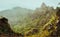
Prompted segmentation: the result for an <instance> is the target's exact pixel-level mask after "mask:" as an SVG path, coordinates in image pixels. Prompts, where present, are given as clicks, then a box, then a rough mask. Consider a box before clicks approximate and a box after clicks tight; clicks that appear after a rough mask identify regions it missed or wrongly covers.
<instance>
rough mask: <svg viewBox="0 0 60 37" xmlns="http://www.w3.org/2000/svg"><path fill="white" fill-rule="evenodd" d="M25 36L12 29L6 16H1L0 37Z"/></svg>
mask: <svg viewBox="0 0 60 37" xmlns="http://www.w3.org/2000/svg"><path fill="white" fill-rule="evenodd" d="M3 36H5V37H23V35H22V34H21V33H15V32H13V30H12V29H11V27H10V25H9V23H8V19H7V18H5V17H0V37H3Z"/></svg>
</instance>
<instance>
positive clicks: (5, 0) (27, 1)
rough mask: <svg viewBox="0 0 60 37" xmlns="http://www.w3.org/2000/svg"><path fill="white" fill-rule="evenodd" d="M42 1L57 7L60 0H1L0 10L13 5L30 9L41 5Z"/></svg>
mask: <svg viewBox="0 0 60 37" xmlns="http://www.w3.org/2000/svg"><path fill="white" fill-rule="evenodd" d="M42 2H45V4H47V5H49V6H54V7H56V6H57V4H58V3H59V2H60V1H59V0H0V11H1V10H5V9H11V8H13V7H17V6H18V7H22V8H28V9H35V8H37V7H40V6H41V4H42Z"/></svg>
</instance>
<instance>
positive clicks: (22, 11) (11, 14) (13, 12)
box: [0, 7, 33, 24]
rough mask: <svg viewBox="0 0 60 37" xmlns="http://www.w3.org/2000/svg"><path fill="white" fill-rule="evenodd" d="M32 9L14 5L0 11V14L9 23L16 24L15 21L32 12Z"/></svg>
mask: <svg viewBox="0 0 60 37" xmlns="http://www.w3.org/2000/svg"><path fill="white" fill-rule="evenodd" d="M32 12H33V10H30V9H26V8H21V7H14V8H12V9H9V10H4V11H0V16H3V17H6V18H7V19H8V20H9V23H10V24H16V23H17V21H19V20H21V19H23V17H25V16H26V14H28V13H32Z"/></svg>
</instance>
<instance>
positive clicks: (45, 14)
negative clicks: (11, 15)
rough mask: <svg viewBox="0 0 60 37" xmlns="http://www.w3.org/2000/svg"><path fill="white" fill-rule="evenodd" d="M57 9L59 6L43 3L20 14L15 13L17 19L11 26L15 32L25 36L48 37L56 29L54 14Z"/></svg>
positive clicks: (59, 14)
mask: <svg viewBox="0 0 60 37" xmlns="http://www.w3.org/2000/svg"><path fill="white" fill-rule="evenodd" d="M14 9H15V8H14ZM58 9H59V7H57V8H56V9H54V8H53V7H49V6H46V5H45V4H44V3H43V4H42V5H41V7H40V8H36V9H35V10H34V11H33V10H31V11H30V12H27V13H26V14H23V13H22V14H23V15H21V16H20V14H19V15H18V14H17V20H18V21H15V22H14V23H15V24H14V25H11V28H12V29H13V31H14V32H15V33H21V34H23V35H24V36H25V37H50V35H51V33H52V32H54V31H56V28H57V26H56V24H57V23H58V17H57V15H56V14H57V11H58ZM18 13H19V10H18ZM15 16H16V15H15ZM58 16H60V13H58ZM18 17H19V18H18ZM12 20H13V19H12Z"/></svg>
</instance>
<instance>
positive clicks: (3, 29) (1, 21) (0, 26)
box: [0, 17, 13, 34]
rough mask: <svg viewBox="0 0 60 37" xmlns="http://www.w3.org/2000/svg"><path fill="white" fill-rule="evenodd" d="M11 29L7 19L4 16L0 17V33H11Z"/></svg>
mask: <svg viewBox="0 0 60 37" xmlns="http://www.w3.org/2000/svg"><path fill="white" fill-rule="evenodd" d="M12 32H13V31H12V30H11V28H10V25H9V24H8V19H7V18H5V17H1V18H0V33H6V34H7V33H12Z"/></svg>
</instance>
